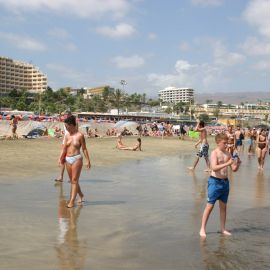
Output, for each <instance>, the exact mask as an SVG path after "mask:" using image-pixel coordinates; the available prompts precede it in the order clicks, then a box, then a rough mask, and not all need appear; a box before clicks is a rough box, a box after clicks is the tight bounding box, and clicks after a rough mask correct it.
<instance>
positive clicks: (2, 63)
mask: <svg viewBox="0 0 270 270" xmlns="http://www.w3.org/2000/svg"><path fill="white" fill-rule="evenodd" d="M47 84H48V83H47V76H46V75H45V74H43V73H42V72H41V71H40V70H39V69H38V68H37V67H35V66H34V65H32V64H29V63H26V62H22V61H17V60H13V59H10V58H7V57H2V56H0V94H8V93H9V92H11V91H12V90H14V89H16V90H26V91H29V92H32V93H40V92H43V91H45V90H46V89H47Z"/></svg>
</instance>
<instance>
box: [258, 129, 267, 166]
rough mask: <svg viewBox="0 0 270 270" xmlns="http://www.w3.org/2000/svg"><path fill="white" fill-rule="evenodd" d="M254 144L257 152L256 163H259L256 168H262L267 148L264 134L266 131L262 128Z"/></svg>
mask: <svg viewBox="0 0 270 270" xmlns="http://www.w3.org/2000/svg"><path fill="white" fill-rule="evenodd" d="M256 144H257V149H256V152H257V157H258V163H259V167H258V169H259V170H263V167H264V160H265V155H266V152H267V148H268V140H267V136H266V131H265V130H264V129H262V130H261V132H260V133H259V135H258V136H257V139H256Z"/></svg>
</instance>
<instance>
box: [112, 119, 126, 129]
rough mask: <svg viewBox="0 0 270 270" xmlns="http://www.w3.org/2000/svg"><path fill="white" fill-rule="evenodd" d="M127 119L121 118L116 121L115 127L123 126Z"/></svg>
mask: <svg viewBox="0 0 270 270" xmlns="http://www.w3.org/2000/svg"><path fill="white" fill-rule="evenodd" d="M126 122H127V121H123V120H120V121H118V122H117V123H115V125H114V126H113V127H114V128H119V127H121V126H122V125H123V124H125V123H126Z"/></svg>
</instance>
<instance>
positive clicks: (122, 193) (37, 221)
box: [0, 154, 270, 270]
mask: <svg viewBox="0 0 270 270" xmlns="http://www.w3.org/2000/svg"><path fill="white" fill-rule="evenodd" d="M193 158H194V156H193V155H190V154H183V155H179V156H177V157H163V158H159V159H149V160H144V161H135V162H129V163H126V164H123V165H122V166H120V167H113V168H108V169H105V168H104V169H100V168H94V169H93V170H92V171H91V172H86V171H84V172H83V174H82V177H81V187H82V190H83V191H84V193H85V195H86V199H87V201H86V202H85V203H84V206H82V207H76V208H74V209H67V208H66V207H65V200H67V199H68V195H69V184H68V183H67V182H65V183H64V184H63V185H61V184H58V185H54V183H52V181H51V180H49V179H38V180H37V179H33V180H31V181H28V182H26V183H15V184H5V185H3V184H2V185H1V189H0V198H1V202H2V203H1V204H0V215H1V222H0V237H1V247H0V263H1V264H0V265H1V267H0V268H1V269H39V270H41V269H102V270H103V269H117V270H119V269H125V270H126V269H132V270H133V269H255V268H258V269H269V267H270V256H269V255H270V249H269V246H270V244H269V239H270V226H269V225H270V215H269V210H270V196H269V194H270V173H269V164H268V162H269V160H266V167H265V172H264V173H258V171H257V164H256V158H255V156H251V157H244V158H243V163H242V167H241V169H240V170H239V172H237V173H235V174H233V175H230V179H231V193H230V199H229V204H228V220H227V225H228V226H227V227H228V229H229V230H231V231H232V233H233V236H232V237H223V236H221V235H220V234H219V233H218V230H219V215H218V205H217V206H216V208H215V209H214V211H213V213H212V215H211V217H210V220H209V225H208V228H207V231H208V237H207V240H205V241H201V240H200V238H199V236H198V231H199V227H200V221H201V215H202V211H203V209H204V206H205V202H206V196H207V190H206V189H207V178H208V175H207V174H206V173H204V172H203V169H204V166H205V164H204V161H203V160H201V161H200V163H199V166H198V168H197V170H196V173H195V174H192V173H190V172H188V171H187V169H186V168H187V167H188V166H190V164H192V162H193ZM52 177H53V176H52Z"/></svg>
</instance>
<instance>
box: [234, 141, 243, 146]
mask: <svg viewBox="0 0 270 270" xmlns="http://www.w3.org/2000/svg"><path fill="white" fill-rule="evenodd" d="M241 145H243V143H242V140H241V139H237V140H236V143H235V146H236V147H237V146H241Z"/></svg>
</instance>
